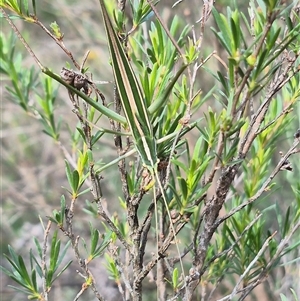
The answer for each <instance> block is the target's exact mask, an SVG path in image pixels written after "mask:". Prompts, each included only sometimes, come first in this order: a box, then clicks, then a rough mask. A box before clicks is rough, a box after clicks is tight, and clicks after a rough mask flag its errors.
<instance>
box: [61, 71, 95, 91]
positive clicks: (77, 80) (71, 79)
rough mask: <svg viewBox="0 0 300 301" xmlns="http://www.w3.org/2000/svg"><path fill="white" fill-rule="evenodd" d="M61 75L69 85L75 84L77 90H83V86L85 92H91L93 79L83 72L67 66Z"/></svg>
mask: <svg viewBox="0 0 300 301" xmlns="http://www.w3.org/2000/svg"><path fill="white" fill-rule="evenodd" d="M60 77H61V78H62V79H63V80H64V81H65V82H66V83H67V84H69V85H71V86H73V87H74V88H76V89H77V90H81V89H82V88H83V91H84V93H85V94H88V92H89V84H91V81H89V79H88V78H87V77H85V76H84V75H83V74H81V73H79V72H76V71H74V70H70V69H67V68H65V67H62V69H61V71H60Z"/></svg>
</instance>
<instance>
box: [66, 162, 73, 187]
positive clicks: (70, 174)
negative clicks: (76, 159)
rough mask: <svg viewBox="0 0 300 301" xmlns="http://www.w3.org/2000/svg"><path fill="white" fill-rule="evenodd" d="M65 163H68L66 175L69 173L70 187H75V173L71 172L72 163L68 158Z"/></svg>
mask: <svg viewBox="0 0 300 301" xmlns="http://www.w3.org/2000/svg"><path fill="white" fill-rule="evenodd" d="M65 165H66V168H65V170H66V175H67V179H68V182H69V185H70V187H71V188H72V187H73V184H72V183H73V174H72V172H71V168H70V164H69V162H68V161H67V160H65Z"/></svg>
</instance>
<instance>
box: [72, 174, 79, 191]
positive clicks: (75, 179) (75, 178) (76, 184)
mask: <svg viewBox="0 0 300 301" xmlns="http://www.w3.org/2000/svg"><path fill="white" fill-rule="evenodd" d="M72 179H73V181H72V188H73V192H76V193H77V191H78V188H79V173H78V171H77V170H76V169H75V170H74V171H73V176H72Z"/></svg>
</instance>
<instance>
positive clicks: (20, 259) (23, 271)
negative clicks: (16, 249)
mask: <svg viewBox="0 0 300 301" xmlns="http://www.w3.org/2000/svg"><path fill="white" fill-rule="evenodd" d="M18 263H19V267H20V275H21V276H22V278H23V279H24V281H26V283H27V284H29V285H30V284H31V280H30V276H29V274H28V271H27V268H26V266H25V263H24V260H23V257H22V256H21V255H19V256H18Z"/></svg>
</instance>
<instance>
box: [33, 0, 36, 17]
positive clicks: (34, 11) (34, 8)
mask: <svg viewBox="0 0 300 301" xmlns="http://www.w3.org/2000/svg"><path fill="white" fill-rule="evenodd" d="M32 7H33V13H34V15H35V16H36V5H35V0H32Z"/></svg>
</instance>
